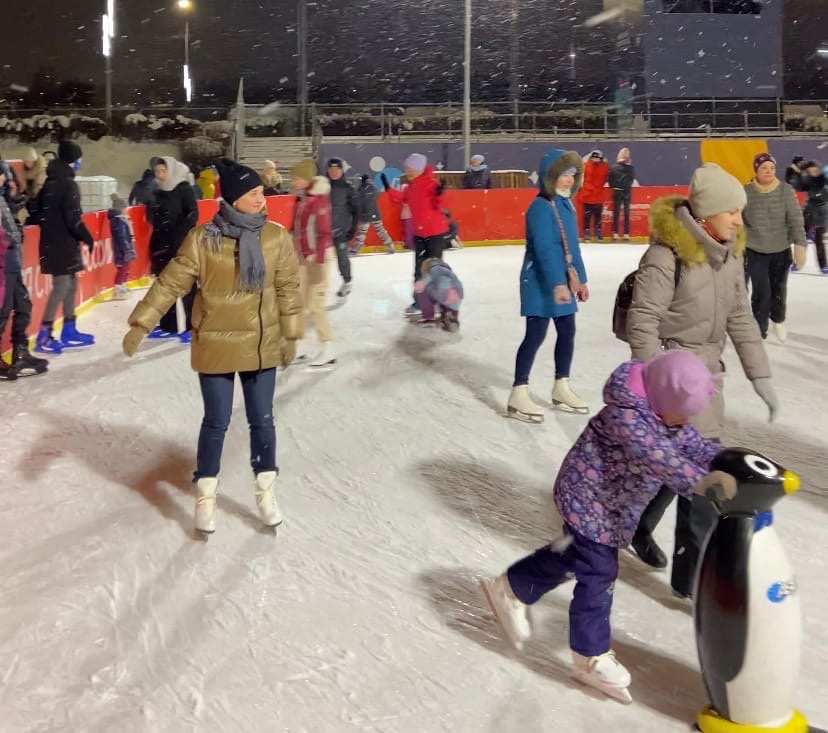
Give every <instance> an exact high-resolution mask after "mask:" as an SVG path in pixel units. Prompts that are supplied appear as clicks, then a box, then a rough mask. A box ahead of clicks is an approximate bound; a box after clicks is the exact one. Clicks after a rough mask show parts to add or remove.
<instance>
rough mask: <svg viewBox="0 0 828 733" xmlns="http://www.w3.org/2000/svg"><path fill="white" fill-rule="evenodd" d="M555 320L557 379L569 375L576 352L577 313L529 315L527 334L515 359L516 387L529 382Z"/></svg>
mask: <svg viewBox="0 0 828 733" xmlns="http://www.w3.org/2000/svg"><path fill="white" fill-rule="evenodd" d="M550 320H553V321H555V330H556V331H557V334H558V339H557V341H555V379H564V378H565V377H568V376H569V371H570V369H571V368H572V357H573V355H574V353H575V314H574V313H571V314H570V315H568V316H560V317H558V318H552V319H549V318H540V317H538V316H529V317H528V318H527V319H526V336H524V338H523V343H522V344H521V345H520V348H519V349H518V352H517V359H516V360H515V383H514V386H515V387H519V386H521V385H523V384H529V374H530V372H531V371H532V365H533V364H534V363H535V356H536V355H537V353H538V349H539V348H540V347H541V344H542V343H543V342H544V340H545V339H546V332H547V331H548V330H549V321H550Z"/></svg>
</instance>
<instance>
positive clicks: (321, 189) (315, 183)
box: [308, 176, 331, 196]
mask: <svg viewBox="0 0 828 733" xmlns="http://www.w3.org/2000/svg"><path fill="white" fill-rule="evenodd" d="M330 193H331V182H330V181H329V180H328V177H327V176H314V177H313V179H312V180H311V185H310V187H309V188H308V195H309V196H325V195H328V196H330Z"/></svg>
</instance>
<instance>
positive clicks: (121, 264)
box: [107, 193, 136, 300]
mask: <svg viewBox="0 0 828 733" xmlns="http://www.w3.org/2000/svg"><path fill="white" fill-rule="evenodd" d="M126 206H127V205H126V201H124V200H123V199H122V198H119V196H118V194H114V193H113V194H112V208H111V209H109V211H108V212H107V215H108V216H109V229H110V231H111V233H112V250H113V254H114V259H115V267H116V268H117V269H116V272H115V287H114V289H113V292H112V300H126V298H127V296H128V292H129V291H128V290H127V286H126V284H127V281H128V280H129V266H130V264H131V263H132V261H133V260H134V259H135V257H136V255H135V243H134V241H133V238H132V227H131V226H130V224H129V219H127V217H126V214H124V211H125V210H126Z"/></svg>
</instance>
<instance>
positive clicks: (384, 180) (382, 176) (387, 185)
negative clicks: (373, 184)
mask: <svg viewBox="0 0 828 733" xmlns="http://www.w3.org/2000/svg"><path fill="white" fill-rule="evenodd" d="M380 180H381V181H382V185H383V187H384V188H391V184H390V183H389V182H388V178H387V177H386V175H385V173H380Z"/></svg>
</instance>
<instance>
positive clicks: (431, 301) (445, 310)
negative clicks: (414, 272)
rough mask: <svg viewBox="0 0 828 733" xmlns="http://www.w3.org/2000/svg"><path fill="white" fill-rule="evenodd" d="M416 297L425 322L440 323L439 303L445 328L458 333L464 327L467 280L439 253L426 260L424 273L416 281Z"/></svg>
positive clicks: (427, 323)
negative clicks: (464, 285)
mask: <svg viewBox="0 0 828 733" xmlns="http://www.w3.org/2000/svg"><path fill="white" fill-rule="evenodd" d="M414 297H415V298H416V300H417V305H419V306H420V311H421V313H422V320H421V323H423V324H425V325H430V324H436V323H437V322H438V318H437V306H439V307H440V311H441V312H440V318H439V322H440V323H441V324H442V327H443V329H444V330H446V331H449V332H451V333H454V332H455V331H457V329H459V328H460V304H461V303H462V302H463V284H462V283H461V282H460V279H459V278H458V277H457V275H455V274H454V270H452V269H451V268H450V267H449V266H448V263H446V262H443V260H439V259H437V258H435V257H432V258H431V259H428V260H426V261H425V262H423V277H422V280H418V281H417V282H416V283H415V284H414Z"/></svg>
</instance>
